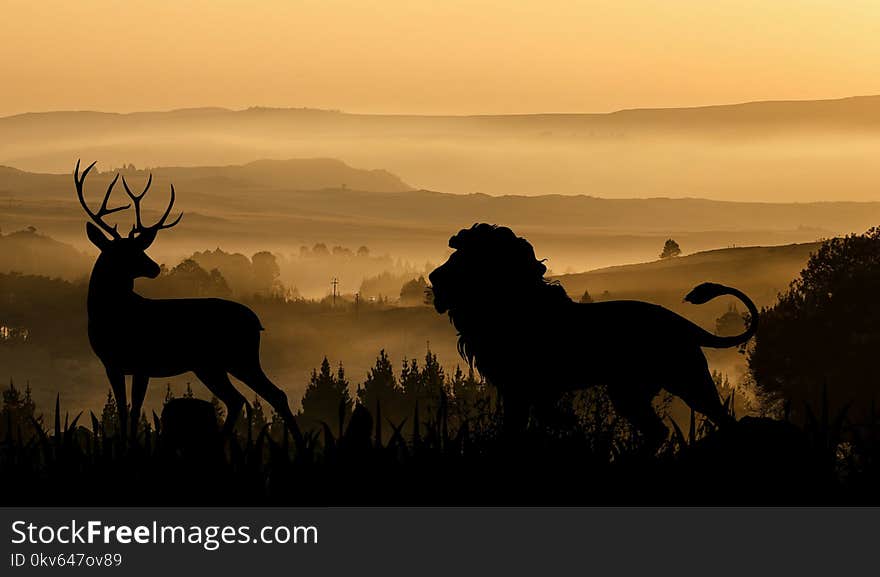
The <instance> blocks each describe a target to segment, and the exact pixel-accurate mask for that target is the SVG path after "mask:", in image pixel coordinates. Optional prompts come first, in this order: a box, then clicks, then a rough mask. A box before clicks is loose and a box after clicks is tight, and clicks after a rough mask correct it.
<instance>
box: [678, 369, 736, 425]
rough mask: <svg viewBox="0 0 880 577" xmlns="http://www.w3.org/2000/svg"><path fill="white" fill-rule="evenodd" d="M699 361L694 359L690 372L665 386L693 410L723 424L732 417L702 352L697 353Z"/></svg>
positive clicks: (728, 421) (716, 423)
mask: <svg viewBox="0 0 880 577" xmlns="http://www.w3.org/2000/svg"><path fill="white" fill-rule="evenodd" d="M699 357H700V358H699V361H698V362H697V361H695V362H694V365H693V367H694V368H693V370H692V371H690V374H686V375H682V377H683V378H681V377H680V378H679V379H678V380H677V381H676V382H675V383H672V382H670V383H669V385H667V386H666V387H665V388H666V390H667V391H669V392H670V393H672V394H673V395H675V396H677V397H678V398H680V399H681V400H682V401H684V402H685V404H686V405H687V406H688V407H690V408H691V409H693V410H694V411H696V412H698V413H700V414H701V415H705V416H706V417H708V419H709V420H710V421H712V423H714V424H715V425H716V426H719V427H720V426H723V425H725V424H727V423H730V422H731V421H732V420H733V419H732V417H731V416H730V415H729V414H728V412H727V411H726V410H725V408H724V404H723V403H722V402H721V397H719V396H718V388H717V387H716V386H715V380H714V379H712V373H710V372H709V365H708V363H707V362H706V357H705V356H703V353H702V352H700V354H699Z"/></svg>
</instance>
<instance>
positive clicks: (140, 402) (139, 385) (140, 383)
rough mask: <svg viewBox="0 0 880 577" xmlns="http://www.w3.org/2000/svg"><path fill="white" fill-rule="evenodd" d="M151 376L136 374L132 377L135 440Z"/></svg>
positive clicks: (132, 420)
mask: <svg viewBox="0 0 880 577" xmlns="http://www.w3.org/2000/svg"><path fill="white" fill-rule="evenodd" d="M149 382H150V377H146V376H144V375H134V376H133V377H132V378H131V438H132V439H134V440H135V441H136V440H137V435H138V425H140V420H141V409H142V408H143V406H144V397H145V396H146V395H147V384H148V383H149Z"/></svg>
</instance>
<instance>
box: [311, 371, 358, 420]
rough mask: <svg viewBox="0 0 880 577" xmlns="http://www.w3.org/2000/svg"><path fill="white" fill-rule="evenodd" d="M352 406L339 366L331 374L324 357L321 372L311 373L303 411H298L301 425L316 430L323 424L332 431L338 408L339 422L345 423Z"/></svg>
mask: <svg viewBox="0 0 880 577" xmlns="http://www.w3.org/2000/svg"><path fill="white" fill-rule="evenodd" d="M353 405H354V401H353V400H352V398H351V392H350V391H349V390H348V381H347V380H346V379H345V370H344V368H343V366H342V363H339V368H338V370H337V373H336V375H334V374H333V372H332V371H331V369H330V361H328V360H327V357H324V360H323V361H322V362H321V369H320V372H318V371H316V370H314V369H313V370H312V376H311V378H310V379H309V385H308V387H306V392H305V394H304V395H303V398H302V409H301V410H300V412H299V417H300V420H301V421H302V426H303V427H304V428H307V429H316V428H318V427H320V424H321V423H322V422H324V423H327V425H329V426H330V427H331V430H334V429H336V425H337V424H338V423H339V421H340V408H341V412H342V420H347V419H348V417H350V416H351V411H352V407H353Z"/></svg>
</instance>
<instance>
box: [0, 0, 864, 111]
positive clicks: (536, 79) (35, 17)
mask: <svg viewBox="0 0 880 577" xmlns="http://www.w3.org/2000/svg"><path fill="white" fill-rule="evenodd" d="M0 10H2V12H3V14H2V21H0V55H2V56H0V78H2V86H3V88H2V90H0V115H9V114H15V113H19V112H25V111H41V110H59V109H96V110H111V111H132V110H157V109H170V108H181V107H192V106H208V105H212V106H225V107H231V108H244V107H248V106H255V105H263V106H308V107H320V108H334V109H342V110H347V111H354V112H400V113H452V114H466V113H511V112H537V111H573V112H574V111H607V110H614V109H620V108H631V107H654V106H690V105H699V104H713V103H726V102H741V101H748V100H763V99H812V98H832V97H840V96H848V95H856V94H873V93H880V75H878V74H877V72H878V63H880V41H878V40H877V39H878V38H880V34H878V33H880V4H878V3H877V2H875V1H866V0H855V1H854V0H847V1H846V2H834V1H817V0H763V1H751V0H737V1H732V0H711V1H708V0H666V1H664V2H661V1H645V0H638V1H626V0H607V1H606V0H589V1H576V0H574V1H562V0H522V1H516V0H496V1H492V0H442V1H438V0H374V1H367V0H360V1H353V0H262V1H246V0H185V1H184V0H176V1H167V0H126V1H125V2H122V1H117V0H113V1H111V0H77V1H74V2H70V1H58V0H41V1H39V2H34V1H33V0H3V2H2V4H0Z"/></svg>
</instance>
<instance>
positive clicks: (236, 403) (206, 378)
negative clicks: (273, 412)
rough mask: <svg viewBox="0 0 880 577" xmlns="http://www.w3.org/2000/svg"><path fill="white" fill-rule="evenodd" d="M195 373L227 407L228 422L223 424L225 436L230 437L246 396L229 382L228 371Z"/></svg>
mask: <svg viewBox="0 0 880 577" xmlns="http://www.w3.org/2000/svg"><path fill="white" fill-rule="evenodd" d="M195 373H196V376H197V377H198V378H199V380H200V381H202V382H203V383H205V386H206V387H208V389H209V390H210V391H211V392H212V393H214V394H215V395H217V398H219V399H220V400H221V401H223V404H224V405H226V420H225V421H224V422H223V434H224V435H228V434H229V433H231V432H232V429H233V427H235V421H236V420H237V419H238V415H239V414H240V413H241V408H242V407H243V406H244V405H245V398H244V396H243V395H242V394H241V393H239V392H238V389H236V388H235V386H234V385H233V384H232V382H231V381H230V380H229V376H228V375H227V374H226V371H223V370H210V371H201V370H200V371H195Z"/></svg>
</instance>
